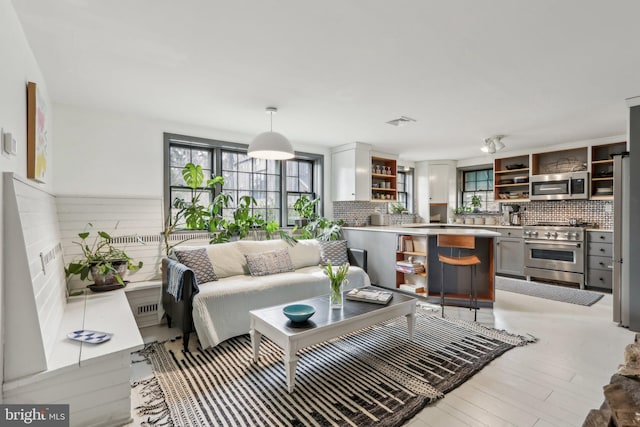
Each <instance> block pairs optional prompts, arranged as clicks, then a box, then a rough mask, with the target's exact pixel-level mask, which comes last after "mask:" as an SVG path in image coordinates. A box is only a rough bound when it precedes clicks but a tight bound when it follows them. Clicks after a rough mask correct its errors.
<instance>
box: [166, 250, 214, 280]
mask: <svg viewBox="0 0 640 427" xmlns="http://www.w3.org/2000/svg"><path fill="white" fill-rule="evenodd" d="M174 253H175V254H176V257H177V258H178V261H180V263H181V264H184V265H186V266H187V267H189V268H190V269H191V270H192V271H193V274H195V276H196V280H197V281H198V283H199V284H202V283H207V282H213V281H216V280H218V276H216V273H215V271H213V265H211V260H210V259H209V255H208V254H207V249H206V248H198V249H190V250H180V249H174Z"/></svg>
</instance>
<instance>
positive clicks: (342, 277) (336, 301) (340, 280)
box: [324, 261, 349, 308]
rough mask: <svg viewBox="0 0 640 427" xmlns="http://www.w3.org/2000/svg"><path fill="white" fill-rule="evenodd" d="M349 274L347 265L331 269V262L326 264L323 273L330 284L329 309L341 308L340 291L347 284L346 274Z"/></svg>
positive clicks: (341, 297) (341, 296)
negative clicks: (327, 277)
mask: <svg viewBox="0 0 640 427" xmlns="http://www.w3.org/2000/svg"><path fill="white" fill-rule="evenodd" d="M348 272H349V263H346V264H343V265H341V266H339V267H333V266H332V265H331V261H329V262H328V263H327V266H326V267H325V269H324V273H325V274H326V275H327V276H329V282H330V284H331V288H330V293H329V306H330V307H331V308H342V299H343V295H342V291H343V288H344V286H345V285H347V284H349V280H347V273H348Z"/></svg>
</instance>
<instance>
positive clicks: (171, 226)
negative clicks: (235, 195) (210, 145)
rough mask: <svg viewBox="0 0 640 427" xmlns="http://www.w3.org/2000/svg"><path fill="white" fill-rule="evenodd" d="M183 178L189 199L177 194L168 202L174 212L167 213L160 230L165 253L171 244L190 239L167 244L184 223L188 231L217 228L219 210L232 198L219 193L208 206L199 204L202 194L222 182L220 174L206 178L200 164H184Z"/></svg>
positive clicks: (220, 217) (227, 204) (168, 250)
mask: <svg viewBox="0 0 640 427" xmlns="http://www.w3.org/2000/svg"><path fill="white" fill-rule="evenodd" d="M182 178H183V179H184V182H185V185H186V186H187V187H188V188H189V190H190V192H191V200H189V201H187V200H184V199H182V198H180V197H176V199H175V200H174V201H173V203H172V204H171V206H172V208H173V209H174V210H175V212H174V214H173V215H171V214H169V215H167V218H166V220H165V227H164V232H163V236H164V246H165V253H167V254H168V253H169V252H170V251H171V248H172V247H173V246H176V245H178V244H180V243H183V242H185V241H187V240H189V239H184V240H181V241H179V242H177V243H175V244H173V245H172V244H171V243H170V239H169V237H170V236H171V234H173V233H174V232H175V231H176V230H177V229H178V227H180V226H184V227H185V229H187V230H210V228H212V227H213V228H217V227H219V226H220V225H221V219H222V209H223V208H224V207H228V206H229V202H230V199H231V196H229V195H227V194H223V193H220V194H218V195H217V196H216V197H215V198H214V200H213V201H212V202H211V203H210V204H209V205H208V206H205V205H202V204H201V203H200V200H201V197H202V195H203V194H204V193H208V192H209V191H210V189H213V188H214V187H215V186H216V185H224V178H222V177H221V176H215V177H213V178H210V179H207V180H206V181H205V179H204V171H203V170H202V166H200V165H195V164H193V163H187V164H186V165H185V166H184V168H183V169H182ZM212 224H213V225H212ZM210 231H212V230H210Z"/></svg>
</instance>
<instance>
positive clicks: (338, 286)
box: [329, 280, 348, 309]
mask: <svg viewBox="0 0 640 427" xmlns="http://www.w3.org/2000/svg"><path fill="white" fill-rule="evenodd" d="M347 283H348V282H347V281H346V280H342V281H335V282H333V281H332V282H331V288H330V289H329V307H330V308H338V309H339V308H342V303H343V299H344V296H343V295H342V290H343V289H344V287H345V285H346V284H347Z"/></svg>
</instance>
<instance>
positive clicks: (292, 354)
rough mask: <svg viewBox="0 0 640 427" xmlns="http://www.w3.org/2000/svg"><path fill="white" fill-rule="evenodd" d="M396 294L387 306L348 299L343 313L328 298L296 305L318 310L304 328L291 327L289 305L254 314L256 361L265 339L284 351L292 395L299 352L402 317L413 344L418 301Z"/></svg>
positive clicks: (323, 297) (254, 353)
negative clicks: (305, 305) (404, 319)
mask: <svg viewBox="0 0 640 427" xmlns="http://www.w3.org/2000/svg"><path fill="white" fill-rule="evenodd" d="M374 289H376V288H374ZM385 290H386V289H385ZM393 294H394V295H393V298H392V299H391V301H390V302H389V303H388V304H387V305H380V304H373V303H368V302H359V301H349V300H347V299H345V300H344V306H343V308H342V309H340V310H338V309H331V308H330V307H329V296H328V295H324V296H320V297H316V298H310V299H306V300H302V301H296V302H295V303H293V304H308V305H311V306H313V307H315V309H316V312H315V314H314V315H313V316H312V317H311V319H309V320H308V321H307V322H306V323H304V324H296V323H292V322H291V321H290V320H289V319H288V318H287V317H286V316H285V315H284V314H283V313H282V308H283V307H285V306H286V305H289V304H281V305H277V306H273V307H268V308H263V309H259V310H252V311H250V312H249V315H250V317H251V331H250V334H251V345H252V347H253V360H254V362H257V361H258V356H259V353H260V340H261V338H262V336H263V335H264V336H266V337H268V338H269V339H271V340H272V341H273V342H275V343H276V344H277V345H279V346H280V347H281V348H282V349H284V366H285V370H286V375H287V389H288V390H289V393H291V392H292V391H293V388H294V386H295V372H296V364H297V363H298V357H297V355H296V353H297V352H298V350H300V349H303V348H305V347H309V346H311V345H314V344H319V343H321V342H324V341H327V340H330V339H331V338H335V337H339V336H341V335H344V334H348V333H349V332H353V331H357V330H359V329H362V328H366V327H368V326H372V325H375V324H377V323H380V322H384V321H385V320H389V319H393V318H395V317H400V316H406V317H407V332H408V337H409V340H413V329H414V326H415V312H416V300H415V299H414V298H411V297H409V296H406V295H403V294H400V293H396V292H394V293H393Z"/></svg>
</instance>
